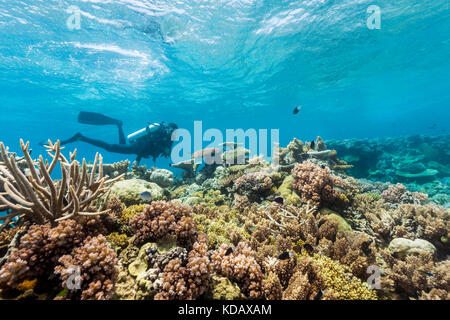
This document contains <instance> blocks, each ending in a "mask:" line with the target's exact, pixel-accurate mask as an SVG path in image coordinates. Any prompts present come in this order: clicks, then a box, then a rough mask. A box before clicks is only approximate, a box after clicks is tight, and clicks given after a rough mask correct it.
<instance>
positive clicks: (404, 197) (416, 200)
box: [381, 183, 428, 207]
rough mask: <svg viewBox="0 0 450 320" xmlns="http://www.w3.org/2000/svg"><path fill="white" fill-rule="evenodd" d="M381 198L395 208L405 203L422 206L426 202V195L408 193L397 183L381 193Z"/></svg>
mask: <svg viewBox="0 0 450 320" xmlns="http://www.w3.org/2000/svg"><path fill="white" fill-rule="evenodd" d="M381 198H382V199H383V200H384V201H386V202H387V203H389V204H391V205H393V206H394V207H395V206H397V205H399V204H406V203H412V204H424V203H425V202H426V201H427V200H428V195H426V194H424V193H420V192H409V191H408V190H407V189H406V187H405V186H404V185H403V184H401V183H397V184H396V185H391V186H389V187H388V188H387V189H386V190H385V191H383V193H382V194H381Z"/></svg>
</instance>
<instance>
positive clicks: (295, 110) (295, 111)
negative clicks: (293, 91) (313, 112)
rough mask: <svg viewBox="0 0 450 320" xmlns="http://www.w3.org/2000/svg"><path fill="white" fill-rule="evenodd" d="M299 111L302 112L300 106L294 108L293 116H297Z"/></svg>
mask: <svg viewBox="0 0 450 320" xmlns="http://www.w3.org/2000/svg"><path fill="white" fill-rule="evenodd" d="M300 110H302V106H298V107H295V108H294V111H293V112H292V113H293V114H297V113H299V112H300Z"/></svg>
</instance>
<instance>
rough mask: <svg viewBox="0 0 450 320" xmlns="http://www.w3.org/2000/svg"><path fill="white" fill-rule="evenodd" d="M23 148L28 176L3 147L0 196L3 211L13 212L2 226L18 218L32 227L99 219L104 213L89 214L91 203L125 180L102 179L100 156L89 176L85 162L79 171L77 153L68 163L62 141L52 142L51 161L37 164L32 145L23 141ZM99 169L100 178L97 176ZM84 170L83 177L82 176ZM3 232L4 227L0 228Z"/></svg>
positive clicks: (49, 150)
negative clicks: (54, 174) (58, 173)
mask: <svg viewBox="0 0 450 320" xmlns="http://www.w3.org/2000/svg"><path fill="white" fill-rule="evenodd" d="M20 146H21V149H22V151H23V154H24V157H25V159H26V161H27V164H28V167H27V170H28V172H29V174H27V176H26V175H25V174H24V173H23V172H22V171H21V170H20V169H19V168H18V166H17V163H16V160H15V158H14V157H12V156H11V157H9V158H8V154H7V153H6V149H5V146H4V145H3V143H0V148H1V155H2V160H3V164H2V165H0V172H1V173H2V174H0V181H1V183H2V185H3V188H4V190H5V191H6V194H7V196H4V195H1V194H0V203H1V205H0V210H5V209H10V210H11V213H9V214H7V215H6V216H4V217H0V220H3V221H4V223H3V226H5V225H7V224H8V223H9V222H10V221H11V220H12V219H13V218H15V217H17V216H19V215H20V216H26V217H27V218H28V219H30V220H31V221H32V222H33V223H36V224H45V223H47V222H50V223H51V224H52V225H55V224H56V223H57V222H58V221H61V220H64V219H70V218H76V217H78V216H92V215H99V214H102V213H105V212H88V211H87V210H88V209H89V208H90V206H91V204H92V202H93V201H94V200H96V199H97V198H99V197H100V196H101V195H103V194H105V193H106V192H107V191H108V190H109V187H110V186H111V185H112V184H113V183H114V182H115V181H118V180H120V179H122V178H123V175H121V176H118V177H117V178H115V179H112V180H110V179H109V178H108V176H105V177H104V176H103V160H102V157H101V156H99V154H97V155H96V156H95V161H94V164H93V167H92V170H91V172H90V174H89V172H88V169H87V166H86V161H85V160H83V164H82V165H81V167H80V163H79V162H78V161H76V160H75V156H76V150H75V152H74V153H71V154H70V159H69V160H67V159H66V157H64V156H63V155H62V153H61V150H62V148H61V146H60V143H59V141H57V142H56V143H55V144H53V143H52V142H51V141H49V144H48V146H46V148H47V152H48V154H49V156H50V157H51V158H52V161H51V162H50V163H49V162H48V161H44V158H43V157H42V156H40V157H39V160H38V164H37V165H36V164H35V162H34V161H33V160H32V159H31V157H30V154H29V151H28V148H29V143H26V144H25V143H24V142H23V140H20ZM58 163H59V165H60V167H61V176H62V179H61V180H59V181H53V180H52V179H51V177H50V175H51V174H52V172H53V170H54V169H55V167H56V165H57V164H58ZM97 169H98V174H97ZM80 170H81V173H80ZM0 228H1V227H0Z"/></svg>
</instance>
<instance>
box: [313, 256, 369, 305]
mask: <svg viewBox="0 0 450 320" xmlns="http://www.w3.org/2000/svg"><path fill="white" fill-rule="evenodd" d="M313 259H314V263H315V265H317V267H318V268H319V270H320V275H321V277H322V280H323V281H324V283H325V286H326V287H327V288H329V289H331V290H332V291H333V292H334V293H335V294H336V298H337V299H342V300H376V299H377V294H376V292H375V291H374V290H372V289H370V288H369V286H368V285H367V283H365V282H361V280H359V279H358V278H356V277H355V276H353V275H352V273H351V271H350V269H349V268H348V267H347V266H345V265H342V264H340V263H339V262H337V261H334V260H332V259H330V258H328V257H326V256H322V255H318V254H315V255H314V257H313Z"/></svg>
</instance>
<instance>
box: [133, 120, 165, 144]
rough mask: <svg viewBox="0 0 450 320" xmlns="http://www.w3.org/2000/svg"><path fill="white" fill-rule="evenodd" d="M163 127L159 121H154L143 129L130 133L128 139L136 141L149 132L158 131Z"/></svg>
mask: <svg viewBox="0 0 450 320" xmlns="http://www.w3.org/2000/svg"><path fill="white" fill-rule="evenodd" d="M160 128H161V125H160V124H159V123H152V124H150V125H149V126H147V127H145V128H142V129H141V130H138V131H136V132H134V133H132V134H130V135H128V137H127V138H128V140H129V141H130V142H131V141H136V140H137V139H139V138H142V137H144V136H146V135H147V134H149V133H152V132H155V131H158V130H159V129H160Z"/></svg>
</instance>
